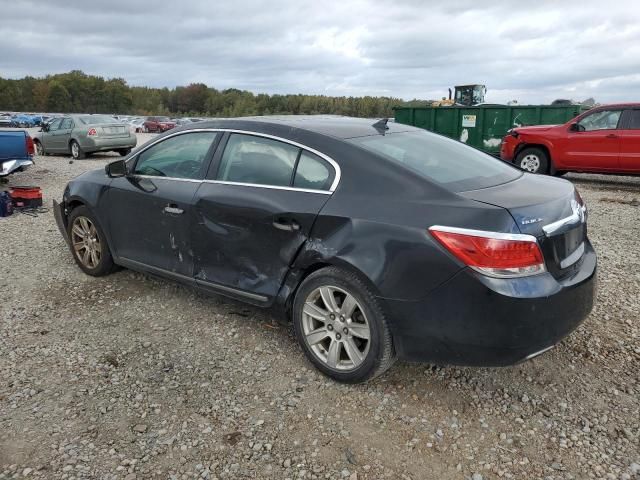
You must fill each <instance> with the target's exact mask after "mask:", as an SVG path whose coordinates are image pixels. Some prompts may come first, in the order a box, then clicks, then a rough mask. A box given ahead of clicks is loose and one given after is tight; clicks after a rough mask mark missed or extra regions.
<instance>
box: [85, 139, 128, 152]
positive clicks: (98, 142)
mask: <svg viewBox="0 0 640 480" xmlns="http://www.w3.org/2000/svg"><path fill="white" fill-rule="evenodd" d="M137 142H138V139H137V137H136V136H135V135H130V136H128V137H117V138H100V137H96V138H85V139H83V140H82V142H81V143H80V146H81V147H82V150H84V151H85V152H100V151H107V150H119V149H122V148H133V147H135V146H136V144H137Z"/></svg>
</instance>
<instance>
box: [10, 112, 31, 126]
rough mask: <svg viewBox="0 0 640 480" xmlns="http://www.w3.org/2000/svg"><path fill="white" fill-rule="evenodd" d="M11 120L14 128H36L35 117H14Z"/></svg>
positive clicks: (21, 115) (22, 115)
mask: <svg viewBox="0 0 640 480" xmlns="http://www.w3.org/2000/svg"><path fill="white" fill-rule="evenodd" d="M11 120H12V121H13V126H14V127H21V128H30V127H35V126H36V120H35V117H33V116H31V115H24V114H20V115H14V116H13V117H11Z"/></svg>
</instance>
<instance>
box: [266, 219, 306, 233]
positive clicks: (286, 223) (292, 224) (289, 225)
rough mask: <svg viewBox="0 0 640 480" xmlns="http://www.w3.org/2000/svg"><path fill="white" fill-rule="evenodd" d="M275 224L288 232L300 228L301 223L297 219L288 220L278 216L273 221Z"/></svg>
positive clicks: (279, 228)
mask: <svg viewBox="0 0 640 480" xmlns="http://www.w3.org/2000/svg"><path fill="white" fill-rule="evenodd" d="M273 226H274V227H276V228H277V229H278V230H284V231H287V232H295V231H297V230H300V224H299V223H298V222H296V221H295V220H287V219H286V218H278V219H276V220H275V221H274V222H273Z"/></svg>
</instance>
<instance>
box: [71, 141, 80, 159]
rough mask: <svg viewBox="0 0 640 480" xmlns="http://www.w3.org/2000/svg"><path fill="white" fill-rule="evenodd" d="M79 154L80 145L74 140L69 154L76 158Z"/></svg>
mask: <svg viewBox="0 0 640 480" xmlns="http://www.w3.org/2000/svg"><path fill="white" fill-rule="evenodd" d="M79 154H80V147H79V146H78V144H77V143H76V142H73V143H72V144H71V155H72V156H73V158H78V155H79Z"/></svg>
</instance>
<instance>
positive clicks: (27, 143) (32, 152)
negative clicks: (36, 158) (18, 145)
mask: <svg viewBox="0 0 640 480" xmlns="http://www.w3.org/2000/svg"><path fill="white" fill-rule="evenodd" d="M25 146H26V147H27V153H28V154H29V155H32V156H33V155H35V154H36V147H35V145H34V144H33V138H31V137H30V136H28V135H27V137H26V138H25Z"/></svg>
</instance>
